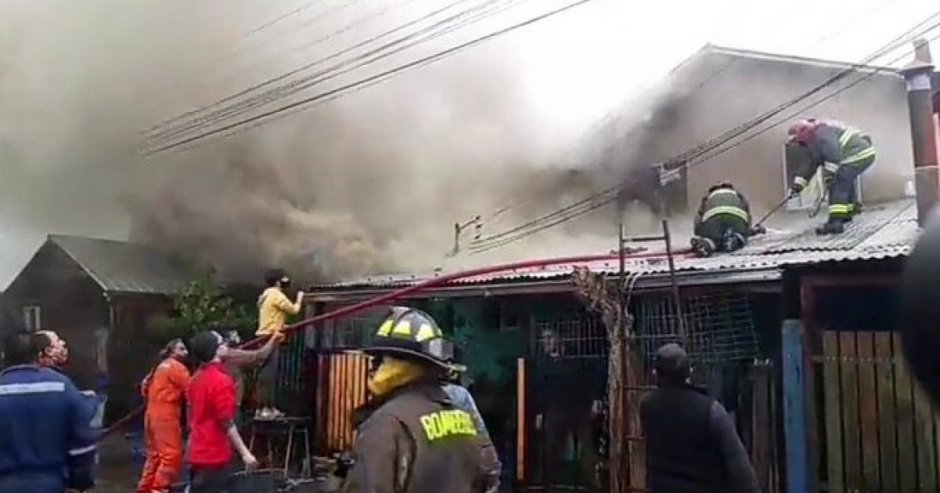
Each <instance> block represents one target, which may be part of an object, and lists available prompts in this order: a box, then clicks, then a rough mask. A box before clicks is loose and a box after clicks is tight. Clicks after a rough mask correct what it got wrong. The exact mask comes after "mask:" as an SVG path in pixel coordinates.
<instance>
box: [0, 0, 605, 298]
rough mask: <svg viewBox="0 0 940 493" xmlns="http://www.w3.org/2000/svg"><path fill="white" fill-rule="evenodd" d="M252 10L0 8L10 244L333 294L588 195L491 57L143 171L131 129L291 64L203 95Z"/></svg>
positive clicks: (560, 140)
mask: <svg viewBox="0 0 940 493" xmlns="http://www.w3.org/2000/svg"><path fill="white" fill-rule="evenodd" d="M281 7H284V6H281ZM543 8H544V7H543ZM259 9H260V7H259V6H258V5H257V4H253V3H252V2H228V3H226V11H225V13H224V15H220V14H219V11H217V10H214V9H212V8H211V7H210V6H208V5H195V4H192V2H187V1H182V0H179V1H176V0H174V1H161V2H156V1H151V2H137V3H133V4H128V3H123V2H118V3H116V2H109V1H105V0H91V1H88V2H82V4H81V5H77V4H72V3H64V2H51V1H50V2H28V3H27V2H22V3H19V4H16V5H8V6H6V7H5V8H4V10H6V11H7V12H6V13H7V14H8V16H7V17H6V21H5V22H6V25H4V26H3V27H4V30H3V31H2V35H3V37H4V41H5V42H4V45H5V46H6V48H5V49H4V50H2V51H0V66H5V67H11V66H12V67H14V68H13V69H12V70H8V71H3V72H2V74H0V115H2V118H0V143H3V145H4V147H5V148H6V150H7V155H8V156H9V162H10V163H12V165H9V166H5V179H4V180H3V183H4V185H6V186H5V187H4V190H3V192H4V193H3V194H0V205H2V206H3V208H4V209H5V210H6V211H15V212H11V213H9V214H5V220H6V221H12V219H11V218H15V220H16V223H15V224H14V225H13V228H12V229H11V231H14V230H16V229H17V228H20V229H21V230H27V229H33V228H35V229H41V230H43V231H44V232H45V231H53V232H77V233H80V234H91V235H99V236H112V237H126V236H127V235H128V232H129V236H130V238H131V239H133V240H137V241H142V242H147V243H154V244H157V245H160V246H164V247H167V248H170V249H174V250H178V251H181V252H183V253H186V254H191V255H194V256H195V257H197V258H198V259H199V260H202V261H205V262H209V263H211V264H213V265H215V266H216V267H219V268H220V269H221V270H222V271H223V272H224V273H225V274H227V275H229V276H231V277H233V278H237V279H247V280H254V279H256V278H257V275H258V273H259V272H260V271H261V270H262V269H264V268H266V267H269V266H272V265H281V266H284V267H286V268H288V269H291V270H293V271H294V273H295V276H296V277H307V278H317V279H335V278H339V277H347V276H356V275H362V274H367V273H374V272H378V271H390V270H410V269H427V268H431V267H434V266H436V265H438V264H439V263H440V261H441V259H442V258H443V255H444V253H445V252H446V251H447V250H448V249H450V248H451V246H452V241H453V237H452V225H453V223H454V222H456V221H462V220H466V219H468V218H469V217H472V216H473V215H474V214H479V213H485V212H487V211H492V210H494V209H496V208H498V207H500V206H502V205H505V203H506V201H507V200H508V201H509V202H513V201H515V200H518V199H520V198H525V199H527V201H526V202H525V204H522V205H518V206H517V207H516V208H514V209H513V210H512V211H511V212H508V213H506V214H505V215H503V216H502V217H500V220H502V221H507V222H508V225H512V223H513V222H518V220H525V219H529V218H530V217H531V216H532V215H535V214H537V213H541V212H544V211H546V210H551V209H552V208H554V207H557V206H558V205H560V204H564V203H565V200H567V199H569V198H570V197H572V196H578V194H579V193H583V191H584V190H585V189H591V188H593V186H594V184H593V183H591V182H590V181H589V180H588V181H585V180H583V179H582V180H572V179H570V178H571V175H570V170H564V169H562V167H561V166H560V164H559V163H561V162H562V161H563V159H562V158H563V157H564V153H563V151H565V150H566V149H567V144H568V143H570V142H571V141H572V140H573V139H574V137H575V136H574V135H568V134H560V133H559V131H558V130H557V129H555V128H552V127H550V126H546V125H544V124H543V123H542V122H540V118H539V109H538V108H537V107H535V104H534V102H533V101H532V100H531V99H530V98H529V97H528V95H527V93H526V87H525V86H524V84H523V83H522V81H521V79H520V77H519V74H518V71H517V61H516V60H514V58H513V53H512V51H511V49H507V47H506V45H501V46H500V47H499V48H498V49H494V48H479V49H477V50H473V51H472V52H469V53H467V54H464V55H461V56H460V57H458V58H459V59H458V60H455V61H453V62H451V61H448V62H445V63H446V66H432V67H428V68H426V69H422V70H418V71H414V72H411V73H408V74H405V75H402V76H400V77H398V78H396V79H395V80H393V81H390V82H387V83H385V84H382V85H380V86H376V87H373V88H370V89H368V90H366V91H362V92H359V93H356V95H355V96H354V97H350V98H345V99H340V100H337V101H333V102H331V103H328V104H325V105H322V106H319V107H317V108H314V109H312V110H311V111H308V112H305V113H302V114H300V115H299V116H296V117H290V118H286V119H283V120H279V121H277V122H275V123H272V124H270V125H267V126H265V127H263V128H261V129H259V130H255V131H251V132H246V133H244V134H241V135H239V136H238V137H235V138H230V139H224V140H216V141H213V142H209V143H207V145H205V146H202V147H200V148H197V149H195V150H192V151H189V152H169V153H165V154H161V155H157V156H155V157H143V156H141V155H140V153H139V147H138V146H139V144H140V137H141V136H140V131H141V130H142V129H144V128H147V127H149V126H150V125H152V124H154V123H155V122H159V121H161V120H163V119H165V118H166V117H168V116H172V115H175V114H177V113H179V112H182V111H186V110H188V109H191V108H193V107H198V106H201V105H204V104H206V103H208V102H211V101H214V100H215V99H217V98H219V97H221V96H224V95H227V94H229V93H231V92H233V91H236V90H238V89H241V88H243V87H246V86H248V85H250V84H251V83H253V82H257V81H258V80H263V79H264V78H267V77H270V76H272V75H275V74H278V73H281V72H283V71H284V70H287V69H290V68H293V67H295V66H297V65H300V63H299V62H298V59H297V58H296V56H297V55H296V54H289V55H290V57H293V58H290V57H286V58H284V59H281V60H278V59H276V58H274V59H263V60H262V62H263V63H259V64H248V66H250V67H253V68H252V70H254V71H255V72H249V73H240V74H239V73H236V75H233V76H231V78H227V79H226V78H223V79H222V82H221V83H219V84H220V85H218V86H211V87H207V86H206V85H205V83H204V81H205V80H212V81H219V80H220V79H219V78H218V77H209V78H207V73H208V74H210V75H213V74H218V73H219V72H220V71H219V70H216V69H215V68H214V67H213V65H219V64H223V65H224V64H225V63H227V62H225V60H227V58H226V57H227V56H228V57H230V56H231V55H232V53H233V52H238V49H233V46H238V43H239V42H241V41H242V40H243V39H244V33H245V32H248V31H249V30H250V29H251V28H252V27H254V26H256V25H258V24H259V22H260V19H263V18H266V17H269V16H270V13H271V9H265V11H266V12H265V14H264V15H259V12H258V10H259ZM539 10H541V9H539ZM350 15H353V14H352V13H350ZM399 17H400V16H399ZM399 17H395V16H392V17H390V18H389V19H386V20H385V21H384V22H386V23H391V24H395V25H397V23H399V22H401V19H400V18H399ZM350 18H351V17H350ZM348 19H349V18H347V19H346V20H348ZM40 26H41V29H40ZM92 27H93V28H92ZM335 27H336V26H328V25H325V27H324V28H323V29H332V28H335ZM378 28H381V29H384V28H387V26H378ZM276 29H277V26H273V27H271V28H269V30H270V31H272V32H274V31H275V30H276ZM302 32H303V31H302V30H301V31H300V33H301V34H302ZM308 34H309V33H308ZM474 34H476V33H472V34H468V36H471V35H474ZM272 36H276V34H272ZM360 37H361V35H360ZM353 41H355V40H353ZM350 43H351V41H350V40H348V39H339V40H337V45H336V46H335V47H324V48H323V49H324V50H327V51H328V50H331V49H339V48H342V47H345V46H347V45H348V44H350ZM453 43H454V41H452V40H448V41H447V42H446V43H445V44H446V45H451V44H453ZM288 44H289V43H288ZM440 47H441V45H439V44H435V43H431V44H430V45H429V46H428V47H427V48H426V50H425V52H431V51H433V50H436V49H439V48H440ZM250 51H251V50H248V51H245V55H244V56H249V54H250ZM274 53H276V50H274ZM317 55H318V54H312V53H308V54H307V55H306V56H307V57H308V58H309V57H311V56H317ZM265 56H271V55H270V52H269V53H268V54H266V55H265ZM320 56H322V55H320ZM414 56H416V55H410V56H409V57H407V58H404V60H407V59H408V58H410V57H414ZM220 60H222V62H220ZM400 60H402V59H398V60H396V63H398V62H399V61H400ZM442 65H443V64H442ZM222 68H223V69H224V68H225V67H222ZM221 72H225V73H227V72H229V71H227V70H221ZM214 83H215V82H214ZM489 226H493V225H492V224H491V225H489ZM493 227H495V226H493ZM489 232H495V231H489Z"/></svg>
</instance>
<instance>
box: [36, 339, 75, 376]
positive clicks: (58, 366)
mask: <svg viewBox="0 0 940 493" xmlns="http://www.w3.org/2000/svg"><path fill="white" fill-rule="evenodd" d="M39 333H40V334H43V335H45V336H46V337H48V338H49V340H50V341H52V343H51V344H50V345H49V348H48V349H46V351H44V352H43V354H42V355H40V357H39V364H40V365H42V366H45V367H46V368H52V369H53V370H55V371H58V372H62V371H65V365H66V364H67V363H68V362H69V347H68V344H66V343H65V339H62V338H61V337H59V334H58V333H56V332H54V331H51V330H41V331H39Z"/></svg>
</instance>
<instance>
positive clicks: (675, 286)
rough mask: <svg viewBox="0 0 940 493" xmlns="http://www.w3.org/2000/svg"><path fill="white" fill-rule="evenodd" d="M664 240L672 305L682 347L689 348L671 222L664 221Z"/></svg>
mask: <svg viewBox="0 0 940 493" xmlns="http://www.w3.org/2000/svg"><path fill="white" fill-rule="evenodd" d="M663 238H664V239H665V240H666V258H667V259H668V261H669V283H670V284H671V285H672V303H673V306H674V309H675V312H676V322H677V323H678V325H679V337H680V338H682V345H683V346H688V344H687V342H688V341H687V339H688V334H686V332H685V317H683V316H682V299H681V298H679V282H678V280H676V262H675V258H673V255H672V235H671V234H670V233H669V220H668V219H663Z"/></svg>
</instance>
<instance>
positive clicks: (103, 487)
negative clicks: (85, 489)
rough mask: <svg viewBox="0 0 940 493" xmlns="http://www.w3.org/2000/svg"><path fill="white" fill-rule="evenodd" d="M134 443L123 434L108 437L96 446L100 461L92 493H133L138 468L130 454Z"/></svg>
mask: <svg viewBox="0 0 940 493" xmlns="http://www.w3.org/2000/svg"><path fill="white" fill-rule="evenodd" d="M133 446H134V443H133V441H131V440H128V439H126V438H124V435H123V434H117V435H115V436H110V437H108V438H106V439H105V440H104V441H102V442H101V443H99V444H98V452H99V457H100V461H99V463H98V470H97V478H96V483H97V485H96V486H95V489H94V490H92V491H93V492H94V493H133V492H134V490H135V486H136V484H137V474H138V466H137V465H136V464H134V457H133V454H132V451H133Z"/></svg>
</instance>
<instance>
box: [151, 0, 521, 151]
mask: <svg viewBox="0 0 940 493" xmlns="http://www.w3.org/2000/svg"><path fill="white" fill-rule="evenodd" d="M496 1H498V0H488V3H486V4H481V5H478V6H477V7H475V8H474V9H470V10H467V11H463V12H461V13H458V14H456V15H454V16H451V17H449V18H447V19H445V20H442V21H439V22H437V23H435V24H433V25H432V26H430V27H426V28H424V29H421V30H419V31H418V32H415V33H411V34H408V35H406V36H404V37H402V38H399V39H396V40H394V41H391V42H389V43H387V44H385V45H382V46H380V47H378V48H374V49H372V50H369V51H367V52H365V53H363V54H360V55H358V56H356V57H354V58H352V59H349V60H345V61H342V62H339V63H337V64H335V65H332V66H330V67H328V68H326V69H323V70H321V71H319V72H316V73H314V74H311V75H309V76H305V77H302V78H300V79H297V80H295V81H292V82H289V83H287V84H284V85H282V86H280V87H276V88H272V89H269V90H267V91H264V92H263V93H261V94H257V95H254V96H251V97H249V98H247V99H245V100H243V101H241V102H237V103H234V104H232V105H229V106H228V107H227V108H221V109H219V110H216V111H214V112H212V113H210V114H208V115H206V116H203V117H196V118H193V119H192V120H190V122H189V123H185V124H182V125H180V126H177V127H176V128H171V129H169V130H165V131H163V132H161V133H159V134H158V135H156V136H154V137H153V138H152V140H156V141H157V142H156V143H157V144H159V143H160V141H163V142H169V141H171V140H173V139H174V138H175V137H179V136H181V135H185V134H186V133H187V132H189V131H191V130H198V129H199V128H200V127H203V128H204V127H207V126H209V125H211V124H214V123H216V122H220V121H223V120H225V119H226V118H231V117H234V116H238V115H240V114H243V113H247V112H248V111H251V110H253V109H255V108H259V107H262V106H265V105H267V104H269V103H272V102H275V101H277V100H279V99H285V98H287V97H289V96H292V95H294V94H297V93H299V92H302V91H304V90H306V89H308V88H310V87H313V86H315V85H317V84H321V83H323V82H326V81H329V80H332V79H335V78H338V77H340V76H342V75H345V74H347V73H350V72H353V71H355V70H356V69H358V68H361V67H364V66H367V65H370V64H372V63H375V62H377V61H380V60H383V59H385V58H388V57H390V56H392V55H394V54H397V53H400V52H402V51H405V50H407V49H409V48H412V47H414V46H417V45H419V44H421V43H425V42H428V41H431V40H434V39H436V38H439V37H441V36H444V35H446V34H448V33H450V32H453V31H455V30H457V29H459V28H461V27H463V26H465V25H468V24H470V23H473V22H477V21H479V20H481V19H483V18H485V17H489V16H491V15H493V14H495V13H497V12H498V10H492V11H489V12H486V11H485V10H484V11H483V12H482V13H475V12H474V11H476V10H479V9H485V8H486V7H487V6H488V5H490V4H494V3H495V2H496ZM504 1H505V0H504ZM508 1H509V4H506V5H504V6H503V8H505V7H506V6H511V4H512V3H513V2H521V1H528V0H508ZM466 15H475V16H476V17H471V18H469V19H467V20H465V21H463V22H462V23H458V24H456V25H451V26H448V24H450V23H452V22H453V21H454V20H459V19H460V18H461V17H464V16H466ZM435 29H442V30H441V31H440V32H437V33H435V32H434V30H435ZM407 41H411V42H410V43H407ZM403 43H404V44H403ZM396 45H401V46H398V47H397V48H396V47H395V46H396ZM389 49H391V51H388V52H387V53H382V51H384V50H389ZM356 61H359V62H360V63H358V64H355V65H353V66H349V65H350V64H352V63H353V62H356ZM344 67H345V69H344ZM341 69H342V70H341Z"/></svg>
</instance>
